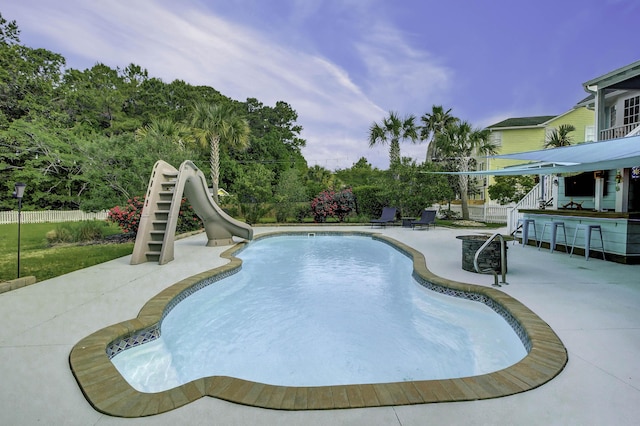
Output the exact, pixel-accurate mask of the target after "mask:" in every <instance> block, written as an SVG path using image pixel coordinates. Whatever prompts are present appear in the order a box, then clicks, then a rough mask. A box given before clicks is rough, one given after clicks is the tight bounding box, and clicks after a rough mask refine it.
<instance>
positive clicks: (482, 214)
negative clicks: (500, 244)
mask: <svg viewBox="0 0 640 426" xmlns="http://www.w3.org/2000/svg"><path fill="white" fill-rule="evenodd" d="M433 208H435V209H436V210H439V209H443V210H447V209H448V208H449V206H448V205H446V204H442V205H438V204H435V205H434V206H433ZM511 208H513V207H512V206H501V205H499V204H483V205H471V204H470V205H469V219H471V220H475V221H479V222H486V223H507V217H508V212H509V209H511ZM451 210H452V211H454V212H456V213H458V214H459V215H460V217H462V206H461V205H460V204H452V205H451Z"/></svg>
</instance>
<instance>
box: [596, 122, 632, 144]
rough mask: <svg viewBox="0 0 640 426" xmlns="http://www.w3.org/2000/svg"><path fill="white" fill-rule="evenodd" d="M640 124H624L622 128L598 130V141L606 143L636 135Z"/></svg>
mask: <svg viewBox="0 0 640 426" xmlns="http://www.w3.org/2000/svg"><path fill="white" fill-rule="evenodd" d="M639 125H640V123H632V124H625V125H624V126H617V127H610V128H608V129H604V130H600V140H601V141H607V140H609V139H616V138H623V137H625V136H633V135H635V134H637V133H638V130H639Z"/></svg>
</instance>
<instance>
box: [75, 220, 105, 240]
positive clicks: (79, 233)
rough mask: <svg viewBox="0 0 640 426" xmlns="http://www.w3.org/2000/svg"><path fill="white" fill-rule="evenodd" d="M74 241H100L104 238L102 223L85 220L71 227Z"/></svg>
mask: <svg viewBox="0 0 640 426" xmlns="http://www.w3.org/2000/svg"><path fill="white" fill-rule="evenodd" d="M73 236H74V240H75V241H94V240H101V239H102V237H103V236H104V226H103V223H101V222H97V221H95V220H85V221H83V222H80V223H79V224H77V225H76V226H74V227H73Z"/></svg>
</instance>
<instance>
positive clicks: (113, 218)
mask: <svg viewBox="0 0 640 426" xmlns="http://www.w3.org/2000/svg"><path fill="white" fill-rule="evenodd" d="M143 206H144V199H143V198H140V197H133V198H131V199H129V200H127V205H126V206H124V207H120V206H116V207H114V208H112V209H111V210H109V212H108V213H107V221H108V222H114V223H117V224H118V226H119V227H120V229H122V232H125V233H129V232H131V233H134V234H135V233H137V232H138V226H139V225H140V216H141V215H142V207H143ZM198 229H202V221H201V220H200V218H199V217H198V216H197V215H196V213H195V212H194V211H193V208H192V207H191V204H189V203H188V202H187V200H186V199H185V198H183V199H182V201H181V203H180V212H179V214H178V224H177V225H176V233H178V234H181V233H184V232H190V231H195V230H198Z"/></svg>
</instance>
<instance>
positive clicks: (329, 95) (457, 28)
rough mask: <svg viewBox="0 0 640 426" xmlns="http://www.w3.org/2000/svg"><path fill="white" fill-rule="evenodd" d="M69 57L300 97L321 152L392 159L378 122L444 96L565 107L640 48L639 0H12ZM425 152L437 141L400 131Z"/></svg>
mask: <svg viewBox="0 0 640 426" xmlns="http://www.w3.org/2000/svg"><path fill="white" fill-rule="evenodd" d="M0 12H1V13H2V16H3V17H4V18H5V19H7V20H9V21H11V20H15V21H16V22H17V24H18V27H19V28H20V31H21V34H20V38H21V42H22V43H23V44H25V45H27V46H29V47H33V48H45V49H48V50H51V51H53V52H56V53H60V54H62V55H63V56H64V57H65V58H66V60H67V67H68V68H75V69H80V70H84V69H86V68H90V67H92V66H93V65H95V64H96V63H104V64H106V65H108V66H110V67H112V68H116V67H119V68H125V67H126V66H128V65H129V64H131V63H133V64H136V65H140V66H141V67H143V68H146V69H147V70H148V72H149V75H150V76H151V77H157V78H160V79H162V80H163V81H165V82H167V83H169V82H171V81H173V80H175V79H180V80H184V81H186V82H188V83H190V84H194V85H207V86H211V87H213V88H215V89H216V90H218V91H220V92H221V93H222V94H224V95H226V96H229V97H231V98H233V99H236V100H239V101H245V100H246V99H247V98H249V97H252V98H257V99H258V100H259V101H261V102H263V103H264V104H265V105H269V106H273V105H275V103H276V102H277V101H284V102H287V103H288V104H290V105H291V106H292V108H293V109H294V110H296V111H297V113H298V123H299V124H301V125H302V126H303V127H304V130H303V132H302V137H303V138H305V139H306V140H307V146H306V148H304V149H303V154H304V156H305V158H306V159H307V162H308V163H309V165H316V164H317V165H320V166H323V167H327V168H329V169H336V168H348V167H351V165H352V164H353V163H355V162H356V161H357V160H358V159H359V158H361V157H366V158H367V159H368V160H369V162H370V163H371V164H373V165H374V166H376V167H378V168H383V169H386V168H387V167H388V163H389V160H388V149H387V147H386V146H380V147H376V148H369V146H368V129H369V127H370V126H371V124H372V123H373V122H374V121H376V122H380V121H381V120H382V119H383V118H384V117H385V116H387V115H388V112H389V111H395V112H398V113H400V114H401V115H405V114H414V115H416V117H417V118H419V117H420V116H422V115H423V114H424V113H426V112H428V111H430V110H431V107H432V105H434V104H436V105H439V104H441V105H443V106H444V107H445V108H451V109H452V113H453V114H454V115H455V116H457V117H459V118H461V119H463V120H467V121H469V122H470V123H471V124H472V125H473V126H475V127H486V126H488V125H491V124H494V123H496V122H498V121H501V120H503V119H505V118H509V117H522V116H533V115H554V114H561V113H563V112H566V111H567V110H569V109H571V108H572V107H573V106H575V104H576V103H577V102H578V101H579V100H581V99H582V98H584V97H585V96H586V95H587V94H586V92H584V90H583V88H582V83H584V82H585V81H588V80H590V79H592V78H595V77H598V76H600V75H602V74H605V73H607V72H609V71H612V70H614V69H616V68H619V67H622V66H625V65H628V64H630V63H632V62H634V61H637V60H639V59H640V47H639V45H638V29H637V28H638V18H640V1H638V0H553V1H552V0H536V1H519V0H492V1H479V0H476V1H473V0H447V1H431V0H395V1H391V0H325V1H322V0H200V1H197V0H184V1H175V0H127V1H124V0H100V1H88V0H20V1H17V0H0ZM401 150H402V155H403V156H411V157H413V158H416V159H417V160H419V161H422V160H423V159H424V156H425V152H426V145H425V144H420V145H410V144H408V143H406V144H402V145H401Z"/></svg>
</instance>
